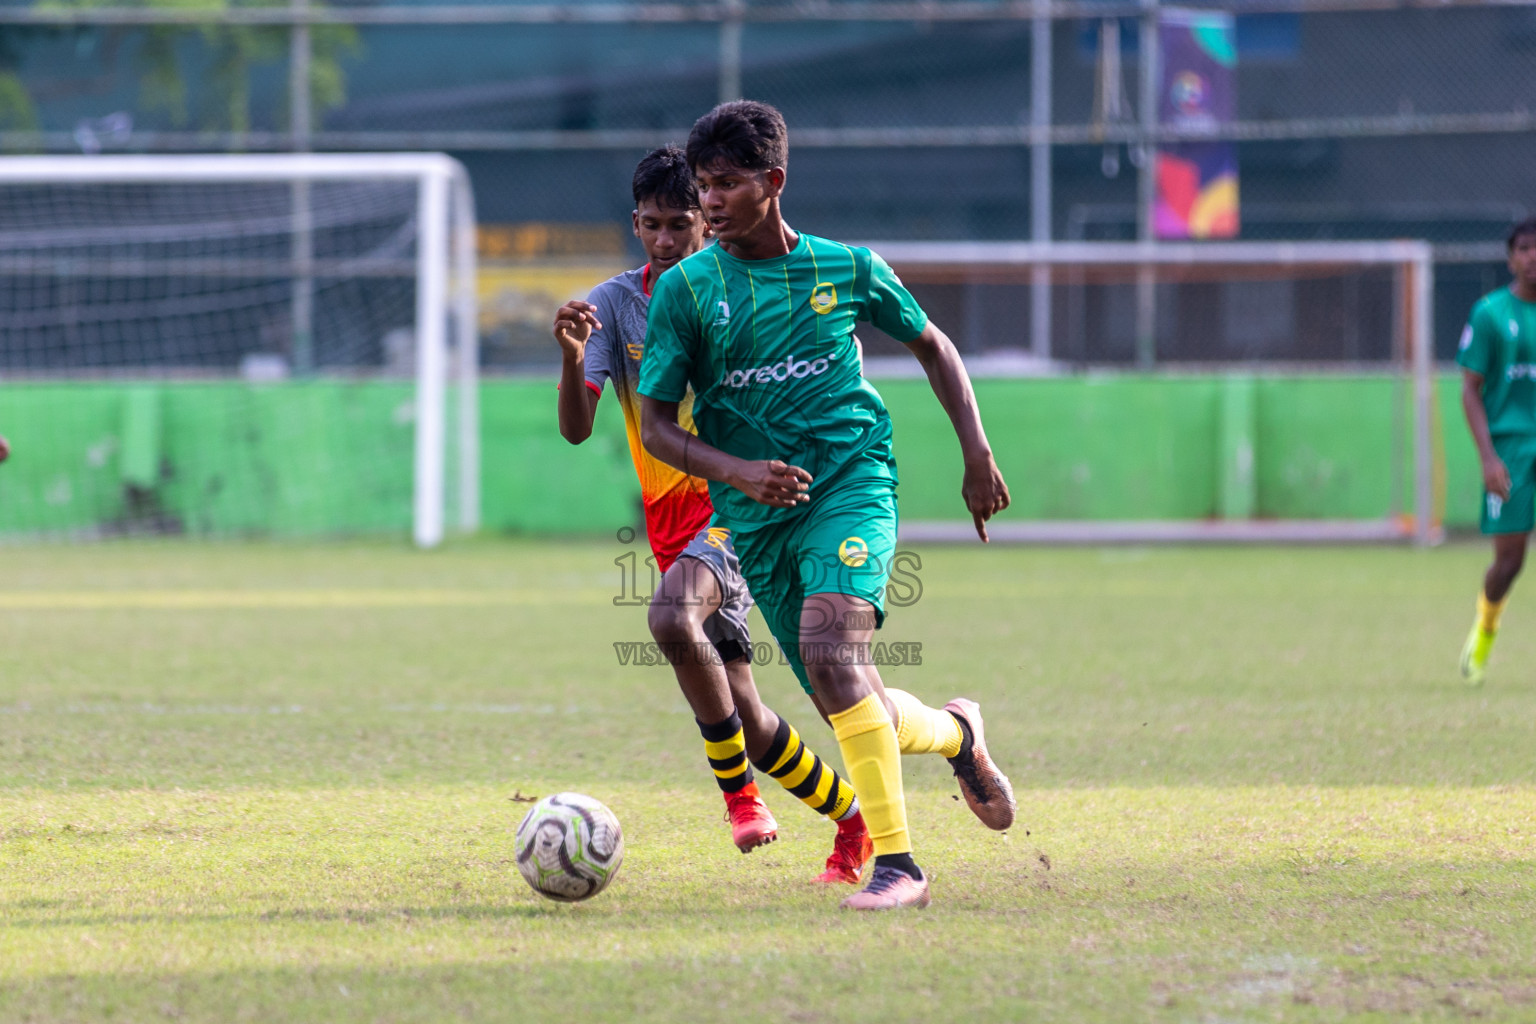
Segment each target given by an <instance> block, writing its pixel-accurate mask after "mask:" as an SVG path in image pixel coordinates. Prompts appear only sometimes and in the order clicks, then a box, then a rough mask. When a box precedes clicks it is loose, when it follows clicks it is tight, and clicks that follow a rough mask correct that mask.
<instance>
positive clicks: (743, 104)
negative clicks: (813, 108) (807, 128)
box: [688, 100, 789, 171]
mask: <svg viewBox="0 0 1536 1024" xmlns="http://www.w3.org/2000/svg"><path fill="white" fill-rule="evenodd" d="M715 164H727V165H729V166H732V167H740V168H742V169H743V170H748V171H766V170H768V168H770V167H787V166H789V129H788V128H787V127H785V124H784V115H783V114H781V113H779V112H778V111H777V110H776V109H774V108H773V107H770V106H769V105H768V104H766V103H759V102H757V101H756V100H732V101H731V102H730V103H722V104H720V105H719V106H718V107H716V108H715V109H714V110H711V111H710V112H709V113H707V114H705V115H704V116H703V117H701V118H699V119H698V120H697V121H695V122H693V131H691V132H689V133H688V166H689V167H691V168H693V170H694V171H698V170H699V169H700V168H708V167H712V166H714V165H715Z"/></svg>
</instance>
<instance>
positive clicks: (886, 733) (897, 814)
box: [827, 693, 912, 856]
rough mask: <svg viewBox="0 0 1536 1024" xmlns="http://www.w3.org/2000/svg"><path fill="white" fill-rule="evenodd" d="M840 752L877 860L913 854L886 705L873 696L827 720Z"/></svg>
mask: <svg viewBox="0 0 1536 1024" xmlns="http://www.w3.org/2000/svg"><path fill="white" fill-rule="evenodd" d="M827 720H828V721H829V722H831V724H832V734H833V735H834V736H836V737H837V745H838V746H839V747H840V748H842V751H843V767H844V768H845V769H847V772H848V781H849V782H852V783H853V789H854V792H856V793H858V794H859V803H860V804H861V805H862V806H863V808H864V824H865V825H867V826H868V827H869V837H870V839H872V840H874V844H875V855H876V856H881V855H883V854H887V853H911V852H912V839H911V837H910V836H909V835H908V834H907V802H906V797H905V795H904V794H903V793H902V788H901V751H900V749H898V748H897V746H896V729H895V727H894V726H893V725H891V716H890V715H889V714H888V713H887V712H886V710H885V703H884V702H883V701H882V700H881V699H880V698H879V697H877V696H875V695H874V694H873V693H872V694H870V695H869V696H868V697H865V698H864V699H863V700H861V701H859V702H858V703H857V704H855V705H854V706H853V707H851V708H849V709H848V710H847V711H838V712H835V713H833V714H830V715H828V716H827Z"/></svg>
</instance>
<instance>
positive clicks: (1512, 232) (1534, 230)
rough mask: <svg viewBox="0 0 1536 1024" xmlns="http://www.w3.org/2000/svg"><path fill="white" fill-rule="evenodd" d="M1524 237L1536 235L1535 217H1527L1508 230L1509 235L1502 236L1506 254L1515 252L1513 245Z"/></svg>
mask: <svg viewBox="0 0 1536 1024" xmlns="http://www.w3.org/2000/svg"><path fill="white" fill-rule="evenodd" d="M1526 235H1536V217H1527V218H1525V220H1523V221H1521V222H1520V223H1518V224H1516V225H1515V226H1514V227H1512V228H1510V229H1509V234H1507V235H1505V236H1504V248H1505V250H1506V251H1508V252H1514V251H1515V243H1516V242H1518V241H1520V239H1522V238H1524V237H1525V236H1526Z"/></svg>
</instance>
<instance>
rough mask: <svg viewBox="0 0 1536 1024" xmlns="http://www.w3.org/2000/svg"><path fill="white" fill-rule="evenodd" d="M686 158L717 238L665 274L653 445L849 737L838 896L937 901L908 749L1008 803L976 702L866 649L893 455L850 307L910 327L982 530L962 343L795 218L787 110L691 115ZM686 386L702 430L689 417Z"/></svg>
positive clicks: (649, 409) (985, 509)
mask: <svg viewBox="0 0 1536 1024" xmlns="http://www.w3.org/2000/svg"><path fill="white" fill-rule="evenodd" d="M687 155H688V164H689V166H690V167H691V168H692V169H693V172H694V175H695V176H696V177H697V179H698V183H699V196H700V201H701V203H702V206H703V209H704V213H705V216H706V217H707V218H708V220H709V225H710V228H711V230H712V231H713V232H714V234H715V238H716V244H714V245H712V246H710V247H708V248H706V249H704V250H702V251H701V252H699V253H696V254H695V255H693V256H690V257H688V258H687V259H685V260H683V261H681V262H680V263H678V265H677V266H676V267H674V268H673V269H672V270H671V271H669V272H668V273H667V274H665V275H663V276H662V278H661V279H660V280H659V281H657V283H656V290H655V292H654V294H653V296H652V299H651V307H650V316H649V322H648V326H647V344H646V351H645V358H644V361H643V363H642V364H641V371H640V394H641V408H642V431H643V435H644V440H645V446H646V448H647V449H648V450H650V451H651V452H652V453H653V454H654V455H655V456H656V457H657V458H660V459H662V460H664V461H666V462H668V463H670V464H671V465H674V466H676V467H678V468H679V469H681V470H682V471H683V472H685V473H690V474H693V475H697V476H702V477H704V478H705V479H707V480H709V481H711V483H710V495H711V497H712V498H713V499H714V505H715V516H716V521H717V522H719V523H720V524H721V525H723V526H726V527H728V528H729V529H730V530H731V531H732V537H733V539H734V541H735V545H736V552H737V555H738V557H739V558H740V560H741V568H742V573H743V575H744V576H745V577H746V579H747V582H748V584H749V586H750V587H751V589H752V593H753V595H754V597H755V598H756V599H757V603H758V606H759V607H760V608H761V609H762V611H763V616H764V618H765V619H766V620H767V622H768V626H769V628H770V629H772V630H773V633H774V636H775V637H776V638H777V639H778V641H779V644H780V646H781V647H782V648H783V649H784V652H785V654H786V655H787V656H788V658H789V660H790V663H791V664H792V665H793V667H794V669H795V673H796V675H797V676H798V677H799V679H800V682H801V685H802V686H804V687H805V688H806V691H807V692H808V693H810V694H811V696H812V699H813V700H814V701H815V702H816V705H817V708H818V709H819V710H820V711H821V713H822V714H823V715H824V716H826V718H827V721H828V722H829V723H830V724H831V726H832V728H833V732H834V733H835V735H836V736H837V740H838V745H839V747H840V748H841V750H842V753H843V763H844V766H845V768H846V770H847V774H848V778H849V781H851V782H852V783H853V787H854V790H855V791H856V792H857V793H858V794H859V801H860V803H861V804H862V805H863V808H864V820H865V822H866V823H867V824H868V826H869V831H870V835H871V837H872V838H873V840H874V847H875V867H874V870H873V871H872V872H871V873H870V877H869V883H868V885H867V886H866V887H865V888H864V889H863V890H862V891H860V892H858V893H856V894H854V895H853V896H850V897H849V898H848V899H846V900H844V901H843V905H844V906H845V907H850V908H852V909H858V910H878V909H886V908H893V907H901V906H926V905H927V903H928V900H929V891H928V879H927V878H926V877H925V876H924V875H923V872H922V871H921V869H919V868H918V866H917V865H916V863H915V862H914V861H913V859H912V846H911V840H910V837H909V835H908V831H907V820H906V804H905V799H904V797H903V792H902V779H901V756H900V755H901V754H902V753H938V754H942V755H943V756H945V757H947V758H949V760H950V764H951V765H952V766H953V767H954V769H955V774H956V777H957V778H958V779H959V781H960V789H961V793H962V794H963V795H964V796H965V799H966V803H967V804H968V805H969V806H970V808H971V810H972V811H974V812H975V813H976V815H977V817H979V818H980V819H981V820H982V821H983V823H985V824H986V825H988V826H989V827H991V828H995V829H1006V828H1008V827H1009V826H1010V825H1011V824H1012V823H1013V819H1014V813H1015V806H1014V799H1013V791H1012V788H1011V786H1010V785H1009V782H1008V779H1007V778H1006V777H1005V776H1004V775H1003V774H1002V772H1000V771H998V769H997V767H996V766H995V765H994V764H993V763H992V761H991V758H990V757H989V756H988V754H987V748H986V741H985V736H984V734H983V727H982V719H981V715H980V712H979V709H978V708H977V706H976V704H975V702H974V701H970V700H964V699H957V700H953V701H950V702H949V704H948V705H946V707H945V708H944V709H943V710H939V709H935V708H932V707H928V706H927V705H925V704H923V703H922V702H921V701H919V700H918V699H917V698H916V697H914V696H912V695H911V694H909V693H905V692H903V691H900V690H895V689H888V688H886V687H885V686H884V685H883V684H882V682H881V679H880V675H879V673H878V672H877V671H876V670H875V667H874V665H873V664H871V662H870V658H869V642H870V639H871V637H872V635H873V632H874V630H875V629H876V628H878V626H879V625H880V624H881V622H882V620H883V618H884V614H885V613H884V605H885V585H886V580H887V576H888V573H889V570H890V561H891V556H892V555H893V554H894V552H895V544H896V464H895V461H894V459H893V458H892V453H891V422H890V417H889V416H888V415H887V413H886V410H885V405H884V403H883V402H882V401H881V400H880V396H879V394H878V393H877V392H876V391H875V389H874V388H873V387H872V386H870V384H869V382H868V381H866V380H865V379H864V377H863V374H862V372H861V371H862V366H861V364H860V359H859V355H858V351H857V348H856V343H855V341H854V338H853V328H854V324H855V322H856V321H858V320H867V321H869V322H871V323H873V324H874V325H875V326H876V327H879V328H880V329H881V330H883V331H885V332H886V333H887V334H889V335H891V336H892V337H894V338H896V339H898V340H900V341H903V342H905V343H907V345H908V346H909V347H910V348H911V349H912V352H913V354H914V355H915V356H917V358H918V360H919V361H920V362H921V363H922V365H923V368H924V369H925V370H926V371H927V374H928V378H929V381H930V382H931V383H932V385H933V389H934V391H935V393H936V394H937V395H938V397H939V401H940V403H941V404H942V405H943V406H944V409H945V411H946V412H948V414H949V417H950V420H951V422H952V423H953V425H954V427H955V432H956V434H957V435H958V437H959V440H960V448H961V452H962V454H963V456H964V461H965V470H964V479H963V484H962V488H961V494H962V497H963V498H964V500H965V503H966V507H967V508H969V509H970V511H971V513H972V515H973V516H974V518H975V522H976V530H977V533H978V534H979V535H980V536H981V538H982V540H986V526H985V522H986V520H987V519H988V518H990V517H991V516H992V515H993V514H994V513H995V512H998V511H1000V510H1001V509H1004V508H1006V507H1007V506H1008V489H1007V487H1006V485H1005V484H1004V483H1003V478H1002V474H1001V473H999V472H998V469H997V464H996V462H994V461H993V458H992V452H991V449H990V448H989V447H988V445H987V439H986V434H985V433H984V431H983V430H982V426H981V417H980V414H979V413H978V411H977V408H976V399H975V395H974V394H973V392H972V390H971V385H970V380H969V378H968V377H967V376H966V373H965V368H964V366H963V364H962V363H961V362H960V357H959V355H958V354H957V353H956V351H955V348H954V345H953V344H951V343H950V341H949V339H948V338H947V337H945V335H944V334H943V332H942V331H940V330H939V329H938V328H937V327H935V326H933V325H932V324H931V323H929V322H928V318H927V316H926V314H924V313H923V311H922V309H921V308H920V307H919V306H918V304H917V302H916V301H915V300H914V299H913V298H912V296H911V295H910V294H909V293H908V292H907V290H906V289H905V288H904V287H902V285H901V282H900V281H899V280H897V278H896V275H895V274H894V273H893V272H892V271H891V269H890V267H888V266H886V264H885V262H884V261H883V260H881V259H880V258H879V257H878V256H876V255H875V254H873V253H871V252H870V251H869V250H868V249H857V248H851V247H849V246H846V245H843V244H841V243H838V242H833V241H830V240H827V239H824V238H816V237H814V236H812V235H808V234H805V233H804V232H797V231H795V230H793V229H791V228H790V227H789V225H788V224H786V223H785V222H784V219H783V216H782V214H781V213H780V209H779V196H780V194H781V193H782V191H783V189H784V181H785V166H786V164H787V163H788V157H789V147H788V133H787V131H786V129H785V126H784V119H783V117H782V116H781V115H780V114H779V112H778V111H777V110H775V109H774V108H772V107H770V106H767V105H766V104H762V103H755V102H752V101H745V100H742V101H737V102H734V103H725V104H722V105H720V106H718V107H716V108H715V109H714V110H712V111H710V112H709V113H708V114H706V115H704V116H703V117H701V118H700V119H699V120H698V121H697V122H696V123H695V124H694V126H693V130H692V132H691V133H690V135H689V138H688V149H687ZM690 386H691V388H692V391H693V396H694V400H693V422H694V425H695V426H696V428H697V430H698V435H697V436H696V437H695V436H694V435H693V434H690V433H688V432H687V431H686V430H684V429H682V427H680V426H679V425H678V408H679V403H680V402H681V401H682V400H683V398H684V397H685V395H686V394H687V393H688V390H689V388H690Z"/></svg>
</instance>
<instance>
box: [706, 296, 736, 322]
mask: <svg viewBox="0 0 1536 1024" xmlns="http://www.w3.org/2000/svg"><path fill="white" fill-rule="evenodd" d="M730 325H731V307H730V306H728V305H726V303H725V300H724V299H721V300H720V301H719V303H717V304H716V306H715V322H714V324H713V325H711V326H714V327H729V326H730Z"/></svg>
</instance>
